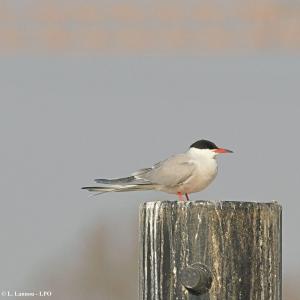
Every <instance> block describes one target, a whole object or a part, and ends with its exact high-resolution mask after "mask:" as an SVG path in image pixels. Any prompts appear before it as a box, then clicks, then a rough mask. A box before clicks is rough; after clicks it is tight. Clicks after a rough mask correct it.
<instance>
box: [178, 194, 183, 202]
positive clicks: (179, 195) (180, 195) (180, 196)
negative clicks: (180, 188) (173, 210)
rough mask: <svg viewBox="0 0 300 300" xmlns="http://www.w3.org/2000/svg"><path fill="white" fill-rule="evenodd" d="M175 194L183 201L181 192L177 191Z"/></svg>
mask: <svg viewBox="0 0 300 300" xmlns="http://www.w3.org/2000/svg"><path fill="white" fill-rule="evenodd" d="M177 195H178V198H179V201H184V200H183V197H182V193H180V192H178V193H177Z"/></svg>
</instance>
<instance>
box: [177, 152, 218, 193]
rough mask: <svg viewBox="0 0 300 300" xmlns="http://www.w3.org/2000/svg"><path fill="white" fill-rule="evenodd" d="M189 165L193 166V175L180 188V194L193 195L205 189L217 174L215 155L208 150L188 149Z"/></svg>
mask: <svg viewBox="0 0 300 300" xmlns="http://www.w3.org/2000/svg"><path fill="white" fill-rule="evenodd" d="M188 154H189V156H190V161H191V163H193V164H195V170H194V172H193V175H192V176H191V177H190V178H189V179H188V180H187V181H186V182H184V183H183V184H182V186H181V187H180V189H181V191H180V192H182V193H195V192H199V191H201V190H203V189H205V188H206V187H207V186H208V185H209V184H210V183H211V182H212V181H213V180H214V178H215V177H216V175H217V172H218V165H217V161H216V160H215V158H214V157H215V155H214V154H213V153H212V152H211V151H210V150H207V151H206V150H198V149H190V150H189V151H188Z"/></svg>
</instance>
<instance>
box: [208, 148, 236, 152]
mask: <svg viewBox="0 0 300 300" xmlns="http://www.w3.org/2000/svg"><path fill="white" fill-rule="evenodd" d="M213 152H215V153H233V151H231V150H228V149H224V148H218V149H214V150H213Z"/></svg>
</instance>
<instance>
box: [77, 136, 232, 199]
mask: <svg viewBox="0 0 300 300" xmlns="http://www.w3.org/2000/svg"><path fill="white" fill-rule="evenodd" d="M225 153H233V151H231V150H228V149H225V148H220V147H218V146H217V145H216V144H214V143H213V142H211V141H208V140H205V139H202V140H198V141H196V142H194V143H193V144H192V145H191V146H190V147H189V148H188V150H187V151H186V152H184V153H180V154H175V155H172V156H170V157H169V158H167V159H165V160H163V161H160V162H158V163H156V164H154V165H153V166H152V167H150V168H143V169H140V170H137V171H136V172H134V173H132V174H131V175H129V176H127V177H122V178H113V179H105V178H101V179H95V182H96V183H99V184H100V185H99V186H85V187H82V189H84V190H88V191H90V192H97V194H103V193H107V192H130V191H146V190H156V191H162V192H166V193H169V194H177V195H178V198H179V201H189V199H190V197H189V194H191V193H195V192H200V191H202V190H203V189H205V188H206V187H207V186H208V185H209V184H210V183H211V182H212V181H213V180H214V179H215V177H216V175H217V172H218V165H217V160H216V157H217V156H218V155H219V154H225ZM183 195H185V199H184V196H183Z"/></svg>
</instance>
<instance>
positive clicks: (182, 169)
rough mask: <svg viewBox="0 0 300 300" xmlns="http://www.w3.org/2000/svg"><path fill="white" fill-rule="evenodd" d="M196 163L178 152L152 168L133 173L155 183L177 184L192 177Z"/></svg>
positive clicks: (138, 177) (137, 177)
mask: <svg viewBox="0 0 300 300" xmlns="http://www.w3.org/2000/svg"><path fill="white" fill-rule="evenodd" d="M194 169H195V164H194V163H193V162H192V161H190V160H189V159H188V158H187V157H186V155H185V154H177V155H174V156H171V157H170V158H168V159H166V160H164V161H161V162H159V163H157V164H155V165H154V166H153V167H152V168H145V169H141V170H138V171H137V172H135V173H133V174H132V175H133V176H134V177H135V178H136V179H142V180H146V181H149V182H151V183H154V184H159V185H164V186H170V187H171V186H177V185H180V184H181V183H183V182H185V181H186V180H187V179H188V178H190V177H191V176H192V174H193V171H194Z"/></svg>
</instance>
